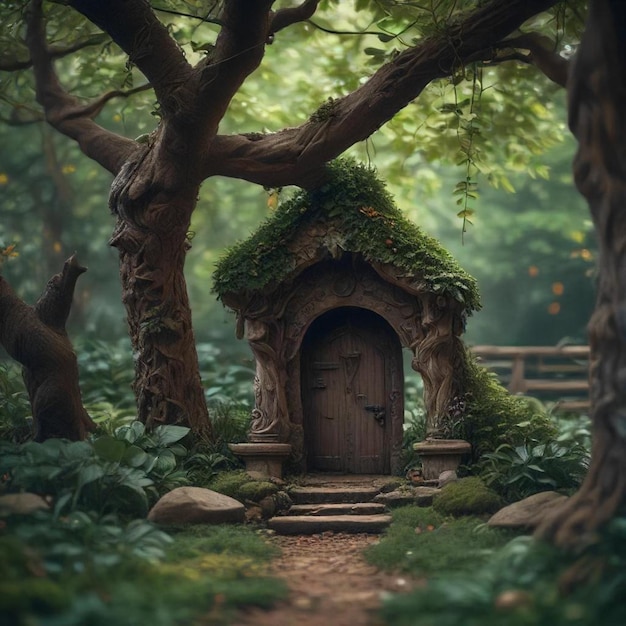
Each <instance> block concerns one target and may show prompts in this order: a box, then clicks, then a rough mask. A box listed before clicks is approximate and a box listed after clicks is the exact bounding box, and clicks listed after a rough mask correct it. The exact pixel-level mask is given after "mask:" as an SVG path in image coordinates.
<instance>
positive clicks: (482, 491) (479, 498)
mask: <svg viewBox="0 0 626 626" xmlns="http://www.w3.org/2000/svg"><path fill="white" fill-rule="evenodd" d="M503 506H504V502H503V500H502V498H500V496H499V495H498V494H497V493H496V492H495V491H493V490H492V489H489V487H487V485H485V483H483V481H482V480H480V478H476V477H475V476H472V477H469V478H462V479H461V480H459V481H457V482H454V483H450V484H449V485H446V486H445V487H444V488H443V489H442V490H441V493H438V494H437V495H436V496H435V498H434V500H433V509H434V510H435V511H437V513H440V514H441V515H452V516H454V517H460V516H462V515H484V514H485V513H495V512H496V511H497V510H498V509H500V508H502V507H503Z"/></svg>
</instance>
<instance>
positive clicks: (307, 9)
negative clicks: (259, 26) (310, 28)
mask: <svg viewBox="0 0 626 626" xmlns="http://www.w3.org/2000/svg"><path fill="white" fill-rule="evenodd" d="M319 3H320V0H304V2H303V3H302V4H300V5H299V6H297V7H291V8H288V9H280V10H278V11H276V12H275V13H273V15H272V21H271V24H270V34H271V35H273V34H274V33H277V32H278V31H279V30H283V28H287V27H288V26H291V25H292V24H296V23H297V22H304V21H306V20H308V19H309V18H311V17H313V15H314V14H315V11H317V6H318V5H319Z"/></svg>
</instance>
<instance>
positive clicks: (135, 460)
mask: <svg viewBox="0 0 626 626" xmlns="http://www.w3.org/2000/svg"><path fill="white" fill-rule="evenodd" d="M148 458H149V457H148V454H147V453H146V452H144V450H142V449H141V448H140V447H138V446H135V445H132V446H129V447H128V448H126V451H125V452H124V455H123V456H122V462H123V463H125V464H126V465H130V467H141V466H142V465H143V464H144V463H145V462H146V461H147V460H148Z"/></svg>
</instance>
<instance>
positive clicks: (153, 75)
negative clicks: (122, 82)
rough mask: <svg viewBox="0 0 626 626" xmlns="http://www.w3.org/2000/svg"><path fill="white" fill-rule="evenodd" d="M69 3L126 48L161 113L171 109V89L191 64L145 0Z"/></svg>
mask: <svg viewBox="0 0 626 626" xmlns="http://www.w3.org/2000/svg"><path fill="white" fill-rule="evenodd" d="M69 4H70V6H72V7H73V8H74V9H76V10H77V11H78V12H79V13H81V14H82V15H84V16H85V17H86V18H87V19H88V20H90V21H91V22H93V23H94V24H96V26H98V27H99V28H101V29H102V30H103V31H104V32H105V33H108V34H109V35H110V36H111V38H112V39H113V41H114V42H115V43H116V44H117V45H118V46H119V47H120V48H122V50H124V52H126V54H127V55H128V58H129V60H130V62H131V63H134V64H135V65H136V66H137V67H138V68H139V70H141V72H142V73H143V75H144V76H145V77H146V78H147V79H148V82H149V83H150V84H151V85H152V87H153V88H154V91H155V93H156V96H157V100H158V101H159V103H160V105H161V109H162V114H163V115H164V116H167V115H168V114H169V113H170V112H171V110H172V109H171V108H170V103H171V104H174V102H172V101H173V100H174V101H175V100H176V98H175V96H174V94H175V91H176V90H177V89H178V87H180V86H181V85H183V84H184V83H185V82H186V81H187V80H189V78H190V77H191V75H192V68H191V66H190V65H189V63H188V62H187V60H186V59H185V55H184V54H183V51H182V50H181V48H180V47H179V46H178V44H177V43H176V41H175V40H174V38H173V37H172V36H171V35H170V33H169V31H168V30H167V28H166V27H165V26H164V25H163V24H162V23H161V22H160V21H159V20H158V19H157V18H156V16H155V14H154V12H153V10H152V8H151V7H150V5H149V4H148V2H145V1H144V0H107V1H106V2H100V1H99V0H72V1H71V2H69ZM173 110H174V112H176V110H177V107H175V106H174V107H173Z"/></svg>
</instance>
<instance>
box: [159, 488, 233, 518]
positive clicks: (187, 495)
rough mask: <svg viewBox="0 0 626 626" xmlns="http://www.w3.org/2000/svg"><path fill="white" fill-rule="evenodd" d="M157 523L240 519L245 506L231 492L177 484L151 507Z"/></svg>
mask: <svg viewBox="0 0 626 626" xmlns="http://www.w3.org/2000/svg"><path fill="white" fill-rule="evenodd" d="M148 519H149V520H150V521H151V522H154V523H156V524H166V525H172V524H224V523H228V522H243V521H244V519H245V507H244V505H243V504H241V502H238V501H237V500H235V499H234V498H231V497H230V496H225V495H224V494H221V493H217V491H211V490H210V489H203V488H201V487H178V488H177V489H173V490H172V491H170V492H169V493H166V494H165V495H164V496H163V497H162V498H161V499H160V500H159V501H158V502H157V503H156V504H155V505H154V506H153V507H152V509H151V510H150V512H149V513H148Z"/></svg>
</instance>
